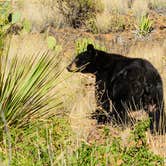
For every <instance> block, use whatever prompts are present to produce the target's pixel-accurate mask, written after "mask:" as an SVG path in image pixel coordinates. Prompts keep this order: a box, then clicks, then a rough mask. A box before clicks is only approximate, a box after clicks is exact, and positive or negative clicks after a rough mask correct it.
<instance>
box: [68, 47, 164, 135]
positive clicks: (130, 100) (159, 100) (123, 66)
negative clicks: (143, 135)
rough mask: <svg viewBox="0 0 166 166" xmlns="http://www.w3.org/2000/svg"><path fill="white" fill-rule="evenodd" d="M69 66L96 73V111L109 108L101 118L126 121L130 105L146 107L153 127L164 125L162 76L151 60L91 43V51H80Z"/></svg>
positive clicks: (133, 107)
mask: <svg viewBox="0 0 166 166" xmlns="http://www.w3.org/2000/svg"><path fill="white" fill-rule="evenodd" d="M67 69H68V71H70V72H82V73H92V74H94V75H95V76H96V92H95V93H96V100H97V111H96V112H97V113H98V114H100V113H101V112H105V113H104V116H102V115H99V116H97V120H98V122H103V121H107V120H110V119H111V118H112V117H115V119H116V120H118V121H119V120H122V121H123V120H124V119H125V118H126V117H125V116H126V109H127V108H130V109H132V110H136V109H140V108H144V110H145V111H147V112H148V114H149V117H150V119H151V124H150V129H151V131H152V132H153V131H154V130H156V131H157V132H158V131H159V130H161V128H163V127H161V125H160V123H161V121H162V120H163V119H164V120H165V113H164V103H163V85H162V80H161V77H160V75H159V73H158V71H157V70H156V69H155V68H154V66H153V65H152V64H151V63H150V62H148V61H147V60H144V59H140V58H128V57H124V56H122V55H118V54H109V53H106V52H104V51H100V50H97V49H95V48H94V47H93V45H91V44H89V45H88V46H87V51H85V52H82V53H80V54H79V55H77V56H76V58H75V59H74V60H73V61H72V63H71V64H70V65H69V66H68V67H67ZM110 100H111V101H112V111H110ZM115 112H116V113H115ZM117 112H118V114H117ZM154 123H155V125H154Z"/></svg>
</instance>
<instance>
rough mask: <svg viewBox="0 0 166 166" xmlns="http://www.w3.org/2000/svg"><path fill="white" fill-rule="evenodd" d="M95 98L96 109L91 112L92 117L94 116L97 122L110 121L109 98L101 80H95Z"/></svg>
mask: <svg viewBox="0 0 166 166" xmlns="http://www.w3.org/2000/svg"><path fill="white" fill-rule="evenodd" d="M95 98H96V111H95V112H94V113H93V115H92V117H93V118H95V119H96V120H97V122H98V123H107V122H108V121H110V113H109V112H110V100H109V97H108V91H107V88H106V85H105V83H104V82H103V81H101V80H99V81H97V82H96V86H95Z"/></svg>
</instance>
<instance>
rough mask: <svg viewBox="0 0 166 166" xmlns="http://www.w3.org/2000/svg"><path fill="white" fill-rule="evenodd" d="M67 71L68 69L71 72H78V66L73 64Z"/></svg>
mask: <svg viewBox="0 0 166 166" xmlns="http://www.w3.org/2000/svg"><path fill="white" fill-rule="evenodd" d="M66 69H67V70H68V71H69V72H74V71H77V70H78V68H77V66H76V64H75V63H71V64H70V65H68V66H67V67H66Z"/></svg>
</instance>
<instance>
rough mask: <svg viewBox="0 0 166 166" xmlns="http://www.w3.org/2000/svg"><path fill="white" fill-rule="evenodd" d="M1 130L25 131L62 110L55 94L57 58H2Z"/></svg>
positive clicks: (3, 56)
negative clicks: (6, 128)
mask: <svg viewBox="0 0 166 166" xmlns="http://www.w3.org/2000/svg"><path fill="white" fill-rule="evenodd" d="M0 58H1V60H0V62H1V64H0V65H1V70H0V117H1V118H0V129H3V127H4V125H5V126H8V127H15V128H20V127H26V126H27V125H28V124H29V123H30V122H32V123H33V122H35V121H36V120H40V119H41V118H46V117H47V118H48V117H49V116H53V115H55V114H56V113H57V112H56V111H57V108H59V107H61V106H62V100H61V93H60V92H61V91H60V90H56V86H57V85H58V83H59V81H58V79H59V75H60V74H61V71H60V70H59V60H58V55H50V54H49V53H48V52H46V53H43V54H41V55H38V56H36V55H32V56H29V55H25V56H22V57H21V56H20V55H14V56H10V54H9V51H7V52H6V53H5V54H3V55H1V57H0Z"/></svg>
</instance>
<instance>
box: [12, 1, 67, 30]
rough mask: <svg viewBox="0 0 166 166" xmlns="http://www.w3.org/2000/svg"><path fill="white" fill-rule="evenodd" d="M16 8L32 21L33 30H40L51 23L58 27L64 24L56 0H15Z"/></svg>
mask: <svg viewBox="0 0 166 166" xmlns="http://www.w3.org/2000/svg"><path fill="white" fill-rule="evenodd" d="M14 10H16V11H19V12H20V13H21V17H22V19H24V18H26V19H28V20H29V21H30V22H31V24H32V31H33V32H36V31H37V32H40V31H41V30H43V29H44V28H45V27H46V26H48V25H50V24H51V25H54V26H55V27H57V28H59V27H60V26H62V25H64V20H63V17H62V15H61V14H60V13H59V10H58V8H57V2H56V0H48V1H44V0H15V1H14Z"/></svg>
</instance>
